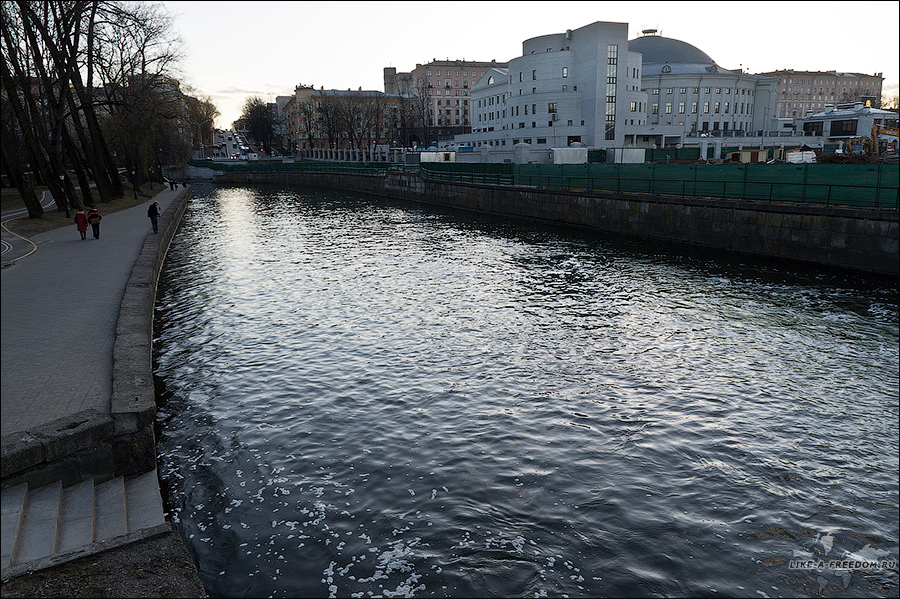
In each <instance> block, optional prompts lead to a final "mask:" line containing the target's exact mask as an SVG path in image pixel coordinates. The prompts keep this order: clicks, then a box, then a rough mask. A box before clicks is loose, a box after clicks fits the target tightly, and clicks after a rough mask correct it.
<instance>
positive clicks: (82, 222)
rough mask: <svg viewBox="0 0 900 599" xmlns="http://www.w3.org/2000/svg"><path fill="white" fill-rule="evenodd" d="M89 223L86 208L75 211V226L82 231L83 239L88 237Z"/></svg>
mask: <svg viewBox="0 0 900 599" xmlns="http://www.w3.org/2000/svg"><path fill="white" fill-rule="evenodd" d="M87 225H88V222H87V214H85V213H84V208H79V209H78V212H76V213H75V227H77V228H78V232H79V233H81V238H82V239H87Z"/></svg>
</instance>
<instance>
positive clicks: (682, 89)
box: [678, 87, 687, 94]
mask: <svg viewBox="0 0 900 599" xmlns="http://www.w3.org/2000/svg"><path fill="white" fill-rule="evenodd" d="M678 93H680V94H686V93H687V88H686V87H682V88H681V89H679V90H678Z"/></svg>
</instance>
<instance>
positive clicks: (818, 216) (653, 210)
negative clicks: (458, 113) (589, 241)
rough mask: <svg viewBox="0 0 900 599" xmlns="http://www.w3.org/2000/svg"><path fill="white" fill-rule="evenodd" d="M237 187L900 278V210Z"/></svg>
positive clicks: (398, 178) (252, 179)
mask: <svg viewBox="0 0 900 599" xmlns="http://www.w3.org/2000/svg"><path fill="white" fill-rule="evenodd" d="M216 181H218V182H224V183H237V184H255V183H275V184H302V185H310V186H314V187H324V188H331V189H341V190H347V191H356V192H361V193H368V194H373V195H378V196H386V197H392V198H397V199H403V200H410V201H416V202H423V203H428V204H436V205H440V206H447V207H452V208H459V209H465V210H471V211H475V212H482V213H487V214H495V215H505V216H511V217H516V218H524V219H529V220H535V221H540V222H545V223H552V224H556V225H563V226H573V227H579V228H586V229H592V230H597V231H604V232H608V233H614V234H620V235H627V236H632V237H640V238H646V239H653V240H658V241H665V242H672V243H678V244H684V245H695V246H700V247H705V248H712V249H718V250H724V251H729V252H735V253H741V254H748V255H754V256H760V257H765V258H774V259H780V260H788V261H793V262H801V263H807V264H814V265H818V266H824V267H836V268H842V269H848V270H854V271H860V272H866V273H873V274H877V275H887V276H897V274H898V249H900V236H898V233H900V226H898V211H897V210H895V209H879V208H856V207H849V206H835V205H821V204H813V203H795V202H767V201H759V200H727V199H712V198H685V197H677V196H666V195H654V194H642V193H622V192H604V191H585V190H564V189H551V188H539V187H525V186H513V185H490V184H480V183H460V182H450V181H434V180H430V179H426V178H423V177H422V176H420V175H419V174H417V173H407V172H390V173H388V174H387V175H355V174H350V173H315V174H314V173H277V172H272V173H246V172H242V173H224V174H222V175H218V176H217V177H216Z"/></svg>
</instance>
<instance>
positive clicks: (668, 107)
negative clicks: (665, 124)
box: [666, 102, 672, 114]
mask: <svg viewBox="0 0 900 599" xmlns="http://www.w3.org/2000/svg"><path fill="white" fill-rule="evenodd" d="M666 114H672V103H671V102H666Z"/></svg>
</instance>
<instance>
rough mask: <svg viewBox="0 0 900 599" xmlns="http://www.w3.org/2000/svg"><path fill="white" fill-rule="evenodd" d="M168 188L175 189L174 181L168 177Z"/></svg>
mask: <svg viewBox="0 0 900 599" xmlns="http://www.w3.org/2000/svg"><path fill="white" fill-rule="evenodd" d="M169 189H171V190H172V191H175V181H174V180H172V179H169Z"/></svg>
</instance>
